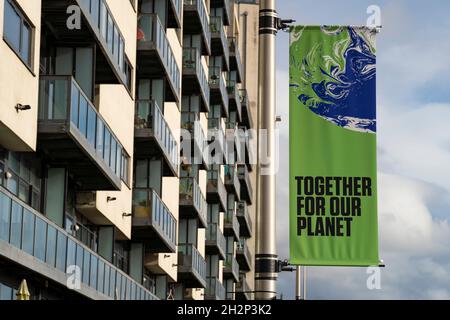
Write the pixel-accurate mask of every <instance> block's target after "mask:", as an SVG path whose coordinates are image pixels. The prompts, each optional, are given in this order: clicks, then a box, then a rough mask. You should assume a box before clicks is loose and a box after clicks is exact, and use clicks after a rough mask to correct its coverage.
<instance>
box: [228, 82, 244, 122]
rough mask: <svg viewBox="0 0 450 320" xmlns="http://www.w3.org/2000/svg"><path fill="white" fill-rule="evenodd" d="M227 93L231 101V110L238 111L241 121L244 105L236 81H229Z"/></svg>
mask: <svg viewBox="0 0 450 320" xmlns="http://www.w3.org/2000/svg"><path fill="white" fill-rule="evenodd" d="M227 91H228V95H229V99H230V110H233V111H237V115H238V119H237V120H238V121H239V120H240V119H241V114H242V105H241V98H240V96H239V89H238V87H237V83H236V81H234V80H228V84H227Z"/></svg>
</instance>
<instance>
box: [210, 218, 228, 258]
mask: <svg viewBox="0 0 450 320" xmlns="http://www.w3.org/2000/svg"><path fill="white" fill-rule="evenodd" d="M206 241H207V242H206V245H213V246H216V247H217V249H218V250H217V251H218V252H220V255H221V256H222V257H224V256H225V250H226V241H225V236H224V235H223V233H222V230H220V227H219V225H218V224H217V223H209V224H208V229H207V230H206Z"/></svg>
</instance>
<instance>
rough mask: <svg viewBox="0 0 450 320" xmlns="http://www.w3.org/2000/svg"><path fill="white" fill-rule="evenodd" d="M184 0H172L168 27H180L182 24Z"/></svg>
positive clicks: (169, 6) (169, 7)
mask: <svg viewBox="0 0 450 320" xmlns="http://www.w3.org/2000/svg"><path fill="white" fill-rule="evenodd" d="M182 6H183V0H170V1H169V5H168V9H169V12H168V13H169V14H168V17H167V27H168V28H174V29H179V28H181V27H182V25H181V11H182V10H183V8H182Z"/></svg>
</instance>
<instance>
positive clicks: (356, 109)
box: [290, 26, 376, 133]
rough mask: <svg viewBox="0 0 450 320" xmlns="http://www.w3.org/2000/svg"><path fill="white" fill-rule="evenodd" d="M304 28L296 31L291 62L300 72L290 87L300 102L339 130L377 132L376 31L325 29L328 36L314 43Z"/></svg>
mask: <svg viewBox="0 0 450 320" xmlns="http://www.w3.org/2000/svg"><path fill="white" fill-rule="evenodd" d="M305 28H308V27H296V28H295V29H293V30H292V32H291V37H292V39H291V47H292V48H293V52H294V54H291V60H292V61H291V63H292V64H293V65H294V66H295V68H292V69H293V70H296V71H295V72H294V74H293V75H291V79H290V86H291V88H294V90H295V91H296V92H297V93H298V100H299V102H300V103H301V105H303V106H305V107H307V108H308V109H309V110H311V111H312V112H314V113H315V114H317V115H318V116H320V117H322V118H323V119H325V120H327V121H329V122H331V123H333V124H335V125H338V126H340V127H343V128H346V129H349V130H353V131H359V132H368V133H375V132H376V111H375V110H376V94H375V88H376V85H375V83H376V52H375V31H374V30H373V29H369V28H366V27H326V26H324V27H321V29H320V30H321V32H322V33H324V34H325V35H326V37H325V38H323V37H320V38H317V39H315V37H314V36H311V33H305V34H303V31H304V30H305ZM306 35H308V36H306ZM324 39H325V40H324ZM311 43H313V45H310V44H311ZM306 44H308V45H306ZM306 48H308V49H306ZM368 97H369V99H368Z"/></svg>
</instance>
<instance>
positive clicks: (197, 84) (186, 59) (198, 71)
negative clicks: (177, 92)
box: [183, 48, 210, 112]
mask: <svg viewBox="0 0 450 320" xmlns="http://www.w3.org/2000/svg"><path fill="white" fill-rule="evenodd" d="M183 95H184V96H192V95H200V96H201V97H202V99H201V101H202V103H201V112H209V100H210V88H209V83H208V77H207V76H206V74H205V70H204V68H203V65H202V61H201V58H200V51H199V50H198V49H197V48H183Z"/></svg>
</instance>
